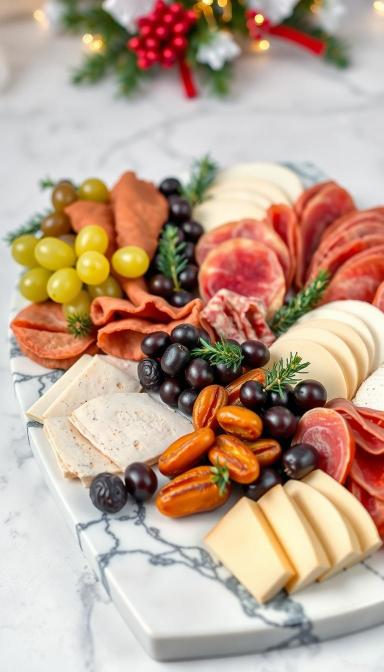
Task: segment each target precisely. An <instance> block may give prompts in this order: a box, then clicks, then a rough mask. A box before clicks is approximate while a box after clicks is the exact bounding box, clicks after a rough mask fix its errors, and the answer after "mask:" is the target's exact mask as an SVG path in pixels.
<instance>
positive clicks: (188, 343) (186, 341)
mask: <svg viewBox="0 0 384 672" xmlns="http://www.w3.org/2000/svg"><path fill="white" fill-rule="evenodd" d="M199 339H200V330H199V329H198V328H197V327H194V326H193V324H188V323H185V324H178V325H177V327H175V328H174V329H172V331H171V341H172V343H181V344H182V345H185V347H186V348H190V349H192V348H197V347H198V345H199Z"/></svg>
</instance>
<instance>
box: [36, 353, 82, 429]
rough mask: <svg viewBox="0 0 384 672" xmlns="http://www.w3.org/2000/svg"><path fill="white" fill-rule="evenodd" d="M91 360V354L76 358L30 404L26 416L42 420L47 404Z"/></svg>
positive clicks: (55, 397)
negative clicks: (75, 360) (57, 378)
mask: <svg viewBox="0 0 384 672" xmlns="http://www.w3.org/2000/svg"><path fill="white" fill-rule="evenodd" d="M91 360H92V357H91V355H83V356H82V357H80V359H78V360H77V362H75V364H73V365H72V366H71V368H70V369H68V371H66V372H65V373H63V375H62V376H61V377H60V378H59V380H57V381H56V383H54V384H53V385H52V387H50V388H49V390H47V391H46V392H45V394H43V395H42V396H41V397H40V399H38V400H37V401H35V403H34V404H32V406H31V407H30V408H29V409H28V411H27V416H28V417H29V418H32V419H33V420H37V421H38V422H43V421H44V413H45V412H46V410H47V409H48V408H49V406H50V405H51V404H52V403H53V402H54V401H56V399H57V397H58V396H59V395H60V394H61V393H62V392H64V390H66V388H67V386H68V385H69V384H70V383H71V382H72V381H73V380H75V379H76V378H77V377H78V376H79V374H80V373H81V372H82V371H84V369H85V368H86V366H88V364H89V363H90V361H91Z"/></svg>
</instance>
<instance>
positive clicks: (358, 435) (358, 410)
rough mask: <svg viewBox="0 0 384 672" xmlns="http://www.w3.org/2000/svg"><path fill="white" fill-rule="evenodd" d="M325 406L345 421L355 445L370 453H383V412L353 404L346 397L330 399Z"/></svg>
mask: <svg viewBox="0 0 384 672" xmlns="http://www.w3.org/2000/svg"><path fill="white" fill-rule="evenodd" d="M327 407H328V408H332V409H333V410H334V411H337V412H338V413H340V415H342V416H343V418H344V419H345V420H346V421H347V423H348V425H349V427H350V429H351V431H352V434H353V436H354V438H355V442H356V445H358V446H359V447H360V448H362V449H364V450H365V451H366V452H368V453H371V454H372V455H384V412H381V411H375V410H372V409H369V408H362V407H360V406H355V405H354V404H353V403H352V402H350V401H348V400H347V399H332V401H330V402H328V404H327Z"/></svg>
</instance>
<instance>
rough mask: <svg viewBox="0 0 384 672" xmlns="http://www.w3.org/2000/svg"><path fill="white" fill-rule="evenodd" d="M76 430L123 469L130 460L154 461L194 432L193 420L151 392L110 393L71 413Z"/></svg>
mask: <svg viewBox="0 0 384 672" xmlns="http://www.w3.org/2000/svg"><path fill="white" fill-rule="evenodd" d="M70 420H71V422H72V423H73V424H74V426H75V427H76V429H78V430H79V432H80V433H81V434H82V435H83V436H85V438H86V439H88V441H90V442H91V443H92V444H93V445H94V446H95V448H97V449H98V450H100V452H101V453H103V455H105V456H106V457H108V459H110V460H112V462H114V463H115V464H116V465H117V466H118V467H120V469H121V470H124V469H125V468H126V467H127V465H128V464H130V462H147V463H148V464H154V463H155V462H156V461H157V459H158V457H159V455H161V453H162V452H163V451H164V450H165V449H166V448H168V446H169V445H170V444H171V443H172V442H173V441H175V440H176V439H178V438H179V437H180V436H184V435H185V434H188V433H189V432H191V427H192V426H191V422H190V421H189V420H187V419H186V418H184V417H182V416H181V415H179V414H177V413H175V411H172V410H171V409H170V408H168V407H167V406H165V405H164V404H159V403H157V402H156V401H154V400H153V399H151V398H150V397H149V396H148V395H147V394H144V393H143V394H138V393H136V392H131V393H128V394H126V393H124V392H119V393H117V394H107V395H104V396H102V397H96V399H91V400H90V401H87V402H85V403H84V404H82V405H81V406H80V407H79V408H77V409H76V410H75V411H74V412H73V413H72V415H71V416H70Z"/></svg>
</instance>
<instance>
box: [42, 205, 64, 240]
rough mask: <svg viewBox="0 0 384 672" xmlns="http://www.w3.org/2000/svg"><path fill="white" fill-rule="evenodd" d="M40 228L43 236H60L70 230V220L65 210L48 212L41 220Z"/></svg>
mask: <svg viewBox="0 0 384 672" xmlns="http://www.w3.org/2000/svg"><path fill="white" fill-rule="evenodd" d="M41 230H42V232H43V233H44V235H45V236H54V237H58V236H62V235H64V234H66V233H69V232H70V230H71V221H70V219H69V217H68V215H66V214H65V212H57V211H55V212H50V213H49V215H47V216H46V217H44V219H43V221H42V222H41Z"/></svg>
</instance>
